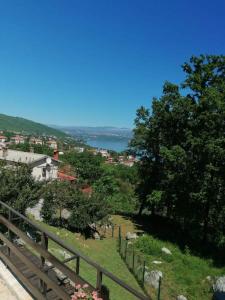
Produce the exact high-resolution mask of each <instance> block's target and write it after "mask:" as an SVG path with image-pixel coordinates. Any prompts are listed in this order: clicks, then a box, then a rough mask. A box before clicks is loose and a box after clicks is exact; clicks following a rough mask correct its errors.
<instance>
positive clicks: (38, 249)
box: [0, 215, 94, 290]
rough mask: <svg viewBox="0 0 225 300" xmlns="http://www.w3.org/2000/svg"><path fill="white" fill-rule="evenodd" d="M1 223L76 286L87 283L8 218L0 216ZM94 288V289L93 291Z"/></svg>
mask: <svg viewBox="0 0 225 300" xmlns="http://www.w3.org/2000/svg"><path fill="white" fill-rule="evenodd" d="M0 222H1V223H2V224H4V225H5V226H6V227H8V228H9V229H10V230H11V231H12V232H14V233H15V234H16V235H18V236H19V237H20V238H21V239H22V240H23V241H24V242H25V243H27V244H28V245H30V246H31V247H32V248H33V249H34V250H35V251H36V252H38V253H39V254H41V255H42V256H43V257H44V258H45V259H47V260H48V261H49V262H50V263H51V264H53V265H54V267H56V268H57V269H59V270H60V271H61V272H62V273H63V274H64V275H66V276H67V277H69V278H70V279H71V280H72V281H73V282H75V283H76V284H78V283H80V284H85V283H87V281H85V280H84V279H83V278H81V277H80V276H78V275H77V274H76V273H75V272H73V271H72V270H71V269H70V268H69V267H68V266H66V265H64V264H62V262H61V261H60V260H59V259H58V258H56V257H55V256H54V255H52V254H51V253H50V252H48V251H47V250H45V249H44V248H43V247H42V246H40V245H39V244H37V243H36V242H34V241H33V240H31V239H30V238H29V237H28V236H27V235H26V234H25V233H24V232H22V231H21V230H20V229H18V228H17V227H16V226H15V225H13V224H12V223H10V222H9V221H8V220H7V219H6V218H4V217H3V216H1V215H0ZM93 289H94V287H93V288H92V290H93Z"/></svg>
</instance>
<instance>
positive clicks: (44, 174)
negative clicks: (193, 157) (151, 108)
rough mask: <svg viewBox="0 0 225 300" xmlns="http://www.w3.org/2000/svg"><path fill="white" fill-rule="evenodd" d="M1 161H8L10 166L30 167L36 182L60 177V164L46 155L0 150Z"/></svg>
mask: <svg viewBox="0 0 225 300" xmlns="http://www.w3.org/2000/svg"><path fill="white" fill-rule="evenodd" d="M0 160H4V161H6V162H7V164H8V165H15V164H19V163H22V164H27V165H29V166H30V167H31V168H32V175H33V177H34V178H35V179H36V180H40V181H42V180H53V179H57V177H58V166H59V163H60V162H59V161H58V160H56V159H54V158H51V157H50V156H47V155H44V154H37V153H31V152H23V151H18V150H10V149H7V148H0Z"/></svg>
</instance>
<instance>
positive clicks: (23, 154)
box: [0, 130, 137, 182]
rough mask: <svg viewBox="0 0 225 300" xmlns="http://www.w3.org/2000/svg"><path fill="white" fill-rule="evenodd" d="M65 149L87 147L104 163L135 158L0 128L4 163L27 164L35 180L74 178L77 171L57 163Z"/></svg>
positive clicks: (129, 161) (0, 152)
mask: <svg viewBox="0 0 225 300" xmlns="http://www.w3.org/2000/svg"><path fill="white" fill-rule="evenodd" d="M25 150H26V151H25ZM68 150H69V151H71V150H74V151H75V152H77V153H84V151H88V152H90V153H92V154H93V155H100V156H101V157H102V158H103V159H104V162H105V164H111V165H118V164H120V165H124V166H127V167H132V166H133V165H134V163H135V162H137V159H136V158H135V156H134V155H128V154H123V155H120V154H117V153H115V152H113V153H112V151H109V150H106V149H95V148H91V147H86V146H85V145H84V146H83V147H80V146H79V147H78V146H74V143H73V139H70V140H69V141H68V140H66V141H65V140H63V141H62V140H59V139H57V137H56V136H34V135H23V134H21V133H20V132H15V131H13V132H12V131H3V130H0V160H4V161H5V162H7V164H19V163H22V164H27V165H29V166H31V168H32V174H33V176H34V178H35V179H36V180H40V181H42V180H54V179H59V180H68V181H70V182H72V181H75V180H76V179H77V176H78V175H77V174H75V176H71V174H66V173H65V172H64V170H63V168H61V167H60V159H59V156H61V157H62V156H63V155H64V153H65V152H66V151H68ZM112 154H113V155H112Z"/></svg>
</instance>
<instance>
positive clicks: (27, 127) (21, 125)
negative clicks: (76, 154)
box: [0, 114, 66, 137]
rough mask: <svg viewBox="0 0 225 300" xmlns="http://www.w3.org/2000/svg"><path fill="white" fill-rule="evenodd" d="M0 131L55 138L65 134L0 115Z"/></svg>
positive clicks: (40, 125)
mask: <svg viewBox="0 0 225 300" xmlns="http://www.w3.org/2000/svg"><path fill="white" fill-rule="evenodd" d="M0 130H9V131H10V130H12V131H19V132H24V133H28V134H38V135H42V134H46V135H52V136H56V137H65V136H66V134H65V133H63V132H62V131H60V130H57V129H54V128H51V127H48V126H46V125H43V124H40V123H36V122H33V121H30V120H27V119H23V118H19V117H11V116H7V115H3V114H0Z"/></svg>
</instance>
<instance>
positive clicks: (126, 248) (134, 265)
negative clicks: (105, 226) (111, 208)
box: [118, 229, 162, 300]
mask: <svg viewBox="0 0 225 300" xmlns="http://www.w3.org/2000/svg"><path fill="white" fill-rule="evenodd" d="M120 233H121V229H119V236H118V251H119V253H120V255H121V257H122V259H123V260H124V262H125V263H126V265H127V267H128V268H129V270H130V271H131V272H132V274H133V275H134V276H135V278H136V279H137V281H138V283H139V284H140V286H141V287H142V288H143V289H144V290H145V291H146V292H147V293H148V290H149V289H148V288H147V287H146V277H147V274H148V269H149V268H148V266H147V263H146V260H145V257H144V256H143V255H141V253H140V252H138V251H137V250H136V249H135V247H134V245H133V243H132V242H131V241H129V240H126V239H124V238H123V237H122V235H121V234H120ZM161 288H162V278H161V277H159V281H158V287H157V291H156V299H157V300H160V299H161ZM151 296H152V295H151Z"/></svg>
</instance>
